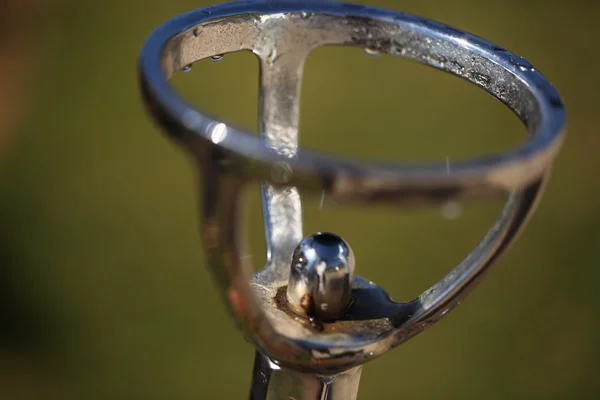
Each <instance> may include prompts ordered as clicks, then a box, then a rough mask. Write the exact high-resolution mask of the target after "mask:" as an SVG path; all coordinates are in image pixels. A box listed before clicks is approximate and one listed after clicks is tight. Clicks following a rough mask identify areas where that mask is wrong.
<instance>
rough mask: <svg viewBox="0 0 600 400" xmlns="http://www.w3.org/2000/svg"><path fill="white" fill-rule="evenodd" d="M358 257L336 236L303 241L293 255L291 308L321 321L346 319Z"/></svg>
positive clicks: (288, 296)
mask: <svg viewBox="0 0 600 400" xmlns="http://www.w3.org/2000/svg"><path fill="white" fill-rule="evenodd" d="M354 267H355V264H354V254H353V252H352V249H351V248H350V246H348V244H347V243H346V242H345V241H344V240H343V239H342V238H340V237H339V236H337V235H334V234H332V233H318V234H315V235H310V236H309V237H307V238H305V239H303V240H302V241H301V242H300V244H299V245H298V247H297V248H296V250H294V253H293V255H292V262H291V268H290V278H289V282H288V286H287V291H286V293H287V304H288V306H289V307H290V308H291V309H292V310H293V312H295V313H296V314H298V315H301V316H303V317H305V318H315V319H316V320H319V321H335V320H337V319H339V318H341V317H343V315H344V312H345V311H346V308H347V307H348V306H349V305H350V299H351V293H350V292H351V289H352V288H351V285H352V280H353V278H354Z"/></svg>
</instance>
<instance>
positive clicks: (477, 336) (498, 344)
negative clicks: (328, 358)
mask: <svg viewBox="0 0 600 400" xmlns="http://www.w3.org/2000/svg"><path fill="white" fill-rule="evenodd" d="M365 3H367V4H370V5H377V6H383V7H388V8H393V9H397V10H402V11H406V12H409V13H414V14H418V15H421V16H425V17H429V18H433V19H436V20H439V21H442V22H444V23H447V24H450V25H453V26H456V27H458V28H461V29H464V30H467V31H469V32H471V33H474V34H477V35H479V36H482V37H484V38H486V39H488V40H490V41H493V42H495V43H497V44H499V45H501V46H503V47H505V48H508V49H510V50H511V51H513V52H515V53H517V54H520V55H522V56H524V57H525V58H527V59H528V60H530V61H531V62H532V63H533V64H534V65H535V66H536V67H537V68H538V69H540V70H541V71H542V73H544V74H545V75H546V76H547V77H548V78H549V79H550V80H551V82H553V84H555V86H556V87H557V88H558V90H559V92H560V93H561V94H562V95H563V97H564V100H565V102H566V104H567V111H568V118H569V121H568V125H569V137H568V139H567V142H566V144H565V147H564V150H563V152H562V154H561V155H560V157H559V159H558V161H557V163H556V166H555V170H554V174H553V177H552V179H551V181H550V183H549V185H548V189H547V192H546V195H545V198H544V200H543V201H542V203H541V204H540V207H539V208H538V211H537V213H536V214H535V216H534V218H533V219H532V220H531V223H530V225H529V226H528V228H527V229H526V230H525V232H524V234H523V235H522V236H521V238H520V240H519V241H518V242H517V244H516V245H515V246H514V247H513V248H512V249H511V250H510V252H509V253H508V254H506V256H504V257H503V258H502V259H501V261H500V262H499V263H498V264H497V266H496V268H495V269H494V271H493V272H492V273H491V274H490V275H489V277H488V278H487V279H486V280H485V281H484V282H483V283H482V284H481V285H480V286H479V288H478V289H477V290H476V291H475V292H474V293H473V294H472V295H471V296H470V297H469V299H468V300H467V301H466V302H464V303H463V304H462V305H461V306H460V307H458V308H457V309H456V310H455V311H454V312H453V313H452V314H451V315H450V316H449V317H448V318H445V319H444V320H443V321H442V322H440V323H439V324H438V325H436V326H435V327H433V328H432V329H430V330H429V331H427V332H425V333H423V334H422V335H419V336H418V337H417V338H415V339H413V340H411V341H409V342H408V343H406V344H404V345H403V346H401V347H399V348H398V349H396V350H394V351H393V352H391V353H390V354H387V355H386V356H384V357H381V358H380V359H377V360H375V361H373V362H372V363H370V364H368V366H367V367H366V368H365V370H364V372H363V378H362V382H361V387H360V393H359V397H360V398H363V399H395V398H398V397H400V396H403V397H407V398H416V399H442V398H462V399H481V398H486V399H506V398H522V399H525V398H527V399H530V398H544V399H566V398H582V399H583V398H596V397H597V396H598V394H600V384H599V382H598V379H597V376H596V375H597V372H598V368H599V361H598V360H599V359H600V351H599V350H600V346H599V342H598V339H597V338H598V337H599V334H600V321H599V320H598V317H597V315H598V312H597V307H598V306H600V296H599V295H598V289H597V283H598V279H599V277H600V273H599V272H598V271H599V268H598V267H600V262H599V261H600V256H599V253H598V251H597V250H596V246H597V245H599V244H600V231H599V229H598V224H599V223H600V208H599V207H598V205H597V204H598V195H599V194H600V193H599V192H600V181H599V180H598V173H599V172H600V169H599V163H600V159H599V158H598V157H597V155H596V154H597V153H596V151H597V149H598V147H599V145H600V137H599V136H598V134H597V126H598V123H597V116H596V115H597V114H596V112H597V110H598V106H599V105H600V75H598V74H597V72H596V64H595V63H596V62H598V59H599V58H598V57H599V56H598V51H597V43H596V42H597V38H599V37H600V26H599V25H598V23H597V16H598V15H599V13H600V6H599V5H598V3H596V2H592V1H582V0H580V1H566V0H565V1H559V0H546V1H542V0H530V1H523V0H502V1H494V2H482V1H477V0H455V1H452V2H449V1H442V0H430V1H417V0H405V1H402V2H400V1H392V0H387V1H386V0H377V1H365ZM207 4H209V3H208V2H204V1H189V0H172V1H168V2H165V1H154V0H153V1H148V0H146V1H142V0H121V1H114V0H105V1H102V2H90V1H79V2H75V1H71V0H64V1H62V2H61V3H60V4H57V5H56V7H51V8H49V10H48V11H47V12H45V13H44V14H43V15H41V16H40V17H39V22H38V23H37V25H36V26H35V29H33V30H32V31H30V32H28V35H29V36H28V38H29V40H30V42H31V43H32V46H33V47H32V48H33V49H35V55H36V62H35V65H34V66H33V67H32V68H31V69H32V72H30V73H29V74H30V76H31V80H32V81H34V82H35V85H32V86H33V87H32V89H31V97H32V98H33V100H34V101H32V104H31V105H30V107H31V108H30V109H29V111H28V113H27V115H26V118H25V121H24V123H23V124H22V125H21V132H20V135H19V136H18V138H17V140H16V142H15V143H14V144H13V146H12V151H11V153H10V154H9V156H8V159H7V161H6V162H5V163H4V164H3V167H2V179H1V186H0V205H1V207H0V221H1V225H0V226H1V227H2V229H1V231H0V234H1V235H2V240H1V241H0V260H1V262H2V264H1V266H0V282H1V283H0V285H2V286H3V288H2V290H1V292H2V293H3V294H2V296H0V305H1V307H0V308H1V310H0V311H1V312H0V314H2V315H3V316H4V317H3V319H4V320H5V321H4V322H3V323H2V325H3V327H4V328H3V330H2V332H3V334H2V335H0V398H3V399H4V398H6V399H17V398H38V399H39V398H48V399H49V398H59V399H108V398H111V399H151V398H172V399H193V398H195V399H197V398H223V399H240V398H246V396H247V390H248V385H249V382H250V371H251V365H252V357H253V349H252V348H251V346H249V345H248V344H247V343H245V342H244V340H243V339H242V337H241V335H240V334H239V333H238V332H236V331H235V329H234V327H233V324H232V323H231V321H230V320H229V318H228V316H227V315H226V312H225V309H224V307H223V305H222V304H221V302H220V300H219V298H218V296H217V293H216V291H215V289H214V288H213V287H212V285H211V282H210V280H209V277H208V274H207V273H206V271H205V268H204V266H203V263H204V257H203V253H202V249H201V246H200V240H199V235H198V228H197V224H196V223H197V211H196V204H197V199H196V193H197V189H196V182H195V180H194V179H195V178H194V174H193V170H192V164H191V163H190V162H189V160H188V159H187V158H186V156H185V155H184V154H183V153H182V151H180V150H179V149H178V148H176V147H175V146H174V145H173V144H172V143H171V142H169V141H168V140H167V139H166V138H165V137H164V136H163V135H162V134H161V132H159V131H158V129H157V128H156V127H155V126H154V125H153V124H152V123H151V121H150V119H149V118H148V116H147V115H146V114H145V112H144V110H143V108H142V105H141V101H140V97H139V92H138V87H137V77H136V62H137V57H138V54H139V51H140V49H141V46H142V44H143V42H144V40H145V38H146V37H147V35H148V34H149V33H150V32H151V31H152V30H153V29H154V28H155V27H156V26H158V25H159V24H160V23H162V22H164V21H165V20H166V19H168V18H171V17H173V16H175V15H177V14H179V13H182V12H185V11H188V10H190V9H193V8H197V7H201V6H204V5H207ZM257 74H258V67H257V61H256V59H255V58H254V56H253V55H252V54H248V53H236V54H229V55H226V56H225V57H224V59H223V60H222V61H220V62H218V63H215V62H211V61H202V62H199V63H197V64H196V65H195V66H194V69H193V70H192V72H190V73H188V74H179V75H178V76H176V78H175V79H174V85H175V86H176V87H177V89H178V90H179V91H180V92H181V93H182V94H184V95H185V96H187V97H188V98H190V99H192V100H193V101H194V102H195V104H197V105H198V106H199V107H202V108H203V109H205V110H207V111H209V112H212V113H215V114H217V115H219V116H221V117H222V118H223V119H225V120H227V121H230V122H233V123H235V124H237V125H239V126H242V127H245V128H247V129H249V130H256V126H257V91H258V90H257V83H258V75H257ZM302 91H303V92H302V104H301V127H300V130H301V143H302V145H303V146H306V147H309V148H314V149H319V150H326V151H332V152H337V153H340V154H344V155H353V156H359V157H364V158H367V157H369V158H380V159H389V160H406V159H410V160H444V159H445V158H446V157H448V158H449V159H450V161H452V160H453V159H459V158H463V157H468V156H472V155H476V154H480V153H482V152H494V151H497V150H502V149H506V148H509V147H511V146H514V145H515V144H517V143H519V142H520V141H521V140H523V138H524V134H525V130H524V128H523V127H522V126H521V125H520V123H519V122H518V120H517V119H516V118H515V117H514V116H512V115H511V113H510V112H509V111H508V110H507V109H506V108H505V107H504V106H503V105H501V104H500V103H498V102H496V101H495V100H494V99H492V98H491V97H489V96H488V95H486V94H485V93H483V92H482V91H480V90H478V89H476V88H475V87H472V86H471V85H468V84H466V83H464V82H462V81H460V80H458V79H456V78H453V77H451V76H447V75H445V74H443V73H440V72H437V71H434V70H432V69H429V68H424V67H422V66H419V65H416V64H413V63H410V62H408V61H405V60H401V59H396V58H392V57H387V56H384V57H380V58H377V59H371V58H368V57H366V56H365V55H364V54H363V53H362V52H361V51H360V50H358V49H347V48H328V49H320V50H318V51H316V52H315V53H314V54H312V55H311V57H310V58H309V60H308V63H307V66H306V70H305V80H304V83H303V88H302ZM250 200H251V201H250V202H249V205H248V213H249V227H248V231H249V234H248V237H249V240H250V250H251V255H252V257H253V260H254V262H255V263H256V265H258V266H260V265H262V263H264V260H265V251H264V239H263V237H264V234H263V233H262V225H261V224H262V223H261V215H260V210H261V209H260V203H259V202H260V199H259V196H258V187H255V188H254V190H253V194H252V195H251V199H250ZM319 203H320V196H318V195H316V196H315V195H307V196H306V197H305V232H306V233H311V232H316V231H319V230H328V231H333V232H336V233H338V234H340V235H342V236H343V237H344V238H346V239H347V240H348V241H349V243H350V244H351V245H352V247H353V249H354V251H355V253H356V257H357V272H358V273H359V274H360V275H362V276H365V277H368V278H369V279H371V280H373V281H375V282H377V283H379V284H380V285H382V286H383V287H385V288H386V289H387V290H388V291H389V292H390V293H391V294H392V296H393V297H394V299H397V300H408V299H410V298H412V297H413V296H415V295H416V294H418V293H420V291H422V290H423V289H424V288H426V287H428V286H429V285H431V284H432V283H434V282H435V281H437V280H438V279H439V278H440V277H442V276H443V274H445V272H446V271H447V270H449V269H450V268H451V267H452V266H453V265H455V264H456V263H458V262H459V261H460V260H461V258H462V257H464V256H465V255H466V254H467V252H468V251H469V250H470V248H472V247H473V246H474V244H475V243H476V242H477V241H478V239H480V238H481V236H482V235H483V233H484V232H485V231H486V229H487V228H488V227H489V226H490V224H491V223H492V221H493V220H494V219H495V218H496V216H497V215H498V212H499V210H500V208H501V203H498V202H484V203H482V204H473V205H469V206H468V207H467V206H465V207H464V209H463V210H462V214H461V216H460V218H458V219H447V218H444V217H443V215H442V214H443V213H442V212H441V211H440V209H427V210H418V211H410V212H408V211H405V210H393V209H390V208H386V209H377V208H375V209H369V210H368V212H367V211H366V210H364V209H362V208H360V207H347V206H341V205H337V204H334V203H332V202H330V201H327V199H326V200H325V202H324V206H323V207H322V208H321V207H319Z"/></svg>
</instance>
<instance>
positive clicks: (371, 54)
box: [365, 48, 381, 58]
mask: <svg viewBox="0 0 600 400" xmlns="http://www.w3.org/2000/svg"><path fill="white" fill-rule="evenodd" d="M365 54H366V55H367V56H369V57H371V58H377V57H379V56H380V55H381V53H380V52H379V51H377V50H375V49H369V48H366V49H365Z"/></svg>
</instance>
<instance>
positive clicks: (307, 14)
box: [300, 11, 312, 19]
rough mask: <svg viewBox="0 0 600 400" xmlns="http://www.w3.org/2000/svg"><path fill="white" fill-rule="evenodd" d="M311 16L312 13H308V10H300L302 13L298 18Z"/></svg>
mask: <svg viewBox="0 0 600 400" xmlns="http://www.w3.org/2000/svg"><path fill="white" fill-rule="evenodd" d="M310 17H312V13H309V12H308V11H302V13H301V14H300V18H302V19H308V18H310Z"/></svg>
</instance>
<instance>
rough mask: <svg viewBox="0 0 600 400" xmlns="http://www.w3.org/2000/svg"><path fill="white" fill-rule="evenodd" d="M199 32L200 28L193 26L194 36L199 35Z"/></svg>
mask: <svg viewBox="0 0 600 400" xmlns="http://www.w3.org/2000/svg"><path fill="white" fill-rule="evenodd" d="M200 32H202V29H200V28H199V27H198V28H195V29H194V36H196V37H198V36H200Z"/></svg>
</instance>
